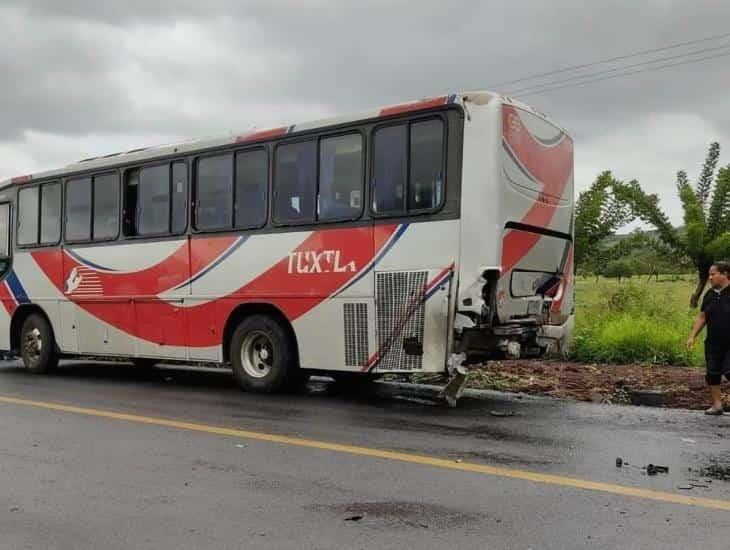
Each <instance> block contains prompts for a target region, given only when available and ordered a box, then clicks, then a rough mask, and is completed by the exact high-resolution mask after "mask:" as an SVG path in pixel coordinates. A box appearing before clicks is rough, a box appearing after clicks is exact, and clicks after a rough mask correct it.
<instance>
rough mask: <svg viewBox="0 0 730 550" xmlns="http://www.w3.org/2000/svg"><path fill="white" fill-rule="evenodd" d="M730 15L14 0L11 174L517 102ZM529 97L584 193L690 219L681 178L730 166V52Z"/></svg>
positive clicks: (614, 7)
mask: <svg viewBox="0 0 730 550" xmlns="http://www.w3.org/2000/svg"><path fill="white" fill-rule="evenodd" d="M728 21H730V2H728V1H727V0H693V1H692V2H687V1H681V0H676V1H673V0H645V1H641V0H626V1H604V2H600V3H599V2H586V1H585V0H575V1H568V0H553V1H550V2H547V1H543V0H535V1H529V0H523V1H521V2H515V1H511V2H507V1H505V2H497V1H481V2H479V1H466V0H464V1H458V0H451V1H450V2H444V1H443V0H439V1H431V0H418V1H414V0H410V1H407V2H399V1H397V0H386V1H379V0H376V1H369V2H368V1H365V0H359V1H347V0H330V1H313V0H312V1H306V0H297V1H283V0H282V1H277V0H267V1H264V2H257V1H253V0H250V1H236V0H230V1H225V0H221V1H215V0H208V1H206V2H200V1H199V0H195V1H193V0H180V1H172V0H126V1H118V2H116V1H115V2H111V1H100V0H64V1H63V2H59V1H57V0H37V1H33V0H23V1H14V0H0V37H2V38H0V40H1V41H2V42H1V47H0V68H1V69H2V76H3V79H2V82H3V85H2V87H1V88H0V116H1V118H0V120H1V121H2V123H1V124H0V159H1V160H2V162H1V163H0V179H2V178H5V177H10V176H15V175H19V174H26V173H30V172H34V171H38V170H43V169H48V168H54V167H58V166H60V165H63V164H66V163H69V162H72V161H75V160H79V159H81V158H84V157H88V156H93V155H99V154H106V153H112V152H116V151H120V150H126V149H131V148H135V147H140V146H145V145H155V144H160V143H169V142H173V141H178V140H182V139H188V138H197V137H203V136H214V135H221V134H227V133H230V132H236V131H243V130H247V129H250V128H251V127H253V126H259V127H260V126H269V125H277V123H280V122H281V123H294V122H303V121H306V120H309V119H312V118H320V117H322V116H327V115H335V114H342V113H347V112H350V111H357V110H362V109H367V108H370V107H374V106H378V105H384V104H389V103H397V102H400V101H403V100H408V99H416V98H420V97H424V96H433V95H440V94H442V93H448V92H453V91H458V90H466V89H474V88H488V89H496V90H497V91H513V90H515V89H518V88H523V87H525V86H527V85H531V84H535V83H536V84H540V83H542V82H545V79H543V80H538V81H530V82H525V83H519V84H511V85H502V83H504V82H508V81H512V80H515V79H519V78H522V77H525V76H528V75H533V74H536V73H543V72H546V71H550V70H553V69H559V68H561V67H565V66H571V65H576V64H581V63H590V62H592V61H596V60H600V59H605V58H610V57H614V56H620V55H623V54H628V53H632V52H635V51H639V50H644V49H650V48H659V47H663V46H667V45H671V44H676V43H678V42H684V41H690V40H696V39H701V38H705V37H708V36H712V35H718V34H722V33H726V32H730V28H729V27H728V25H727V23H728ZM725 44H727V45H728V46H730V37H728V38H725V39H723V40H716V41H712V42H703V43H699V44H695V45H691V46H687V47H684V48H680V49H676V50H668V51H665V52H660V53H657V54H655V55H654V57H669V56H673V55H679V54H681V53H685V52H691V51H697V50H700V49H705V48H718V47H720V46H722V45H725ZM724 52H730V47H729V48H727V49H726V50H717V49H715V50H713V51H708V52H707V53H704V54H697V55H696V56H694V57H693V58H694V59H696V58H697V57H701V56H704V55H715V54H719V53H724ZM646 59H648V57H642V58H633V59H628V60H624V61H622V63H624V64H634V63H637V62H641V61H645V60H646ZM679 60H680V61H681V60H684V58H682V59H679ZM616 66H617V65H616V64H614V65H602V66H598V67H594V68H593V70H595V71H597V70H606V69H610V68H612V67H616ZM574 74H575V73H560V74H558V75H555V76H554V77H553V78H554V79H564V78H569V77H571V76H574ZM515 95H516V96H517V97H520V94H519V93H516V94H515ZM523 100H524V101H526V102H528V103H530V104H531V105H533V106H535V107H536V108H538V109H539V110H541V111H543V112H546V113H548V114H549V115H551V116H552V117H553V118H555V119H556V120H557V121H558V122H559V123H560V124H561V125H563V126H565V127H567V128H568V129H569V130H570V131H571V133H572V134H573V136H574V138H575V144H576V157H575V161H576V166H575V180H576V188H577V189H578V190H581V189H584V188H585V187H587V186H588V185H590V182H591V181H592V180H593V179H594V178H595V176H596V175H597V174H598V173H599V172H600V171H602V170H613V171H614V173H615V174H616V175H617V176H618V177H619V178H621V179H633V178H636V179H638V180H639V181H640V183H641V184H642V186H644V188H645V189H647V190H650V191H652V192H657V193H659V194H660V196H661V198H662V205H663V206H664V207H665V209H666V210H667V212H668V213H669V215H670V217H671V218H672V220H673V221H675V222H679V221H680V220H681V209H680V207H679V203H678V200H677V199H676V197H675V193H674V188H675V187H674V182H675V173H676V172H677V170H680V169H685V170H687V171H688V173H689V175H690V178H692V179H694V178H696V175H697V173H698V172H699V170H700V167H701V163H702V161H703V159H704V156H705V153H706V151H707V147H708V145H709V144H710V142H711V141H714V140H718V141H719V142H720V144H721V146H722V147H724V149H723V153H722V155H721V164H723V165H724V164H730V57H720V58H716V59H710V60H706V61H703V62H699V63H694V64H687V65H682V66H677V67H672V68H668V69H665V70H662V71H656V72H645V73H640V74H635V75H632V76H630V77H624V78H617V79H610V80H603V81H601V82H596V83H593V84H588V85H584V86H577V87H572V88H565V89H560V90H554V91H552V92H546V93H542V94H534V95H529V96H528V95H525V97H524V98H523Z"/></svg>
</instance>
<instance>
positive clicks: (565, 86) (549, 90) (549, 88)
mask: <svg viewBox="0 0 730 550" xmlns="http://www.w3.org/2000/svg"><path fill="white" fill-rule="evenodd" d="M727 56H730V52H726V53H721V54H715V55H708V56H705V57H700V58H698V59H688V60H685V61H679V62H677V63H666V64H664V65H660V66H658V67H647V68H645V69H638V70H635V71H627V72H625V73H621V74H616V75H608V76H602V77H599V78H594V79H591V80H586V81H584V82H574V83H570V84H563V85H560V86H552V87H546V88H543V89H539V90H535V91H532V92H527V93H524V94H520V95H519V96H517V97H526V96H531V95H536V94H542V93H545V92H552V91H553V90H560V89H562V88H571V87H577V86H583V85H585V84H592V83H594V82H599V81H601V80H609V79H612V78H620V77H623V76H630V75H634V74H639V73H648V72H652V71H659V70H662V69H668V68H670V67H677V66H679V65H689V64H692V63H699V62H700V61H707V60H708V59H716V58H719V57H727Z"/></svg>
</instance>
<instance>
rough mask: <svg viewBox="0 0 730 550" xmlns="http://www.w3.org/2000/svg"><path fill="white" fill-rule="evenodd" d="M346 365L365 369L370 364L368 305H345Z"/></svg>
mask: <svg viewBox="0 0 730 550" xmlns="http://www.w3.org/2000/svg"><path fill="white" fill-rule="evenodd" d="M342 307H343V314H344V317H345V365H347V366H350V367H364V366H365V365H367V362H368V305H367V304H361V303H355V304H343V306H342Z"/></svg>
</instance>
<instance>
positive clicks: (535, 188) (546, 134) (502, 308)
mask: <svg viewBox="0 0 730 550" xmlns="http://www.w3.org/2000/svg"><path fill="white" fill-rule="evenodd" d="M501 166H502V189H503V191H502V204H503V210H502V216H503V222H504V225H503V227H504V228H505V229H504V233H503V235H502V255H501V265H502V275H501V278H500V281H499V285H498V291H497V313H498V316H499V319H500V321H501V322H507V321H509V320H510V319H514V318H521V317H526V316H528V314H535V313H537V312H534V311H530V310H529V307H530V306H529V302H530V299H527V298H526V297H525V296H524V295H516V293H515V286H518V287H519V286H524V280H525V279H526V278H527V279H529V278H530V277H532V279H533V281H532V282H533V284H534V285H535V287H534V288H533V290H534V291H535V294H536V295H537V294H541V293H542V291H543V290H545V289H546V288H547V287H548V286H550V282H551V281H550V278H551V277H553V278H554V279H555V280H558V281H559V288H558V289H557V293H556V294H555V296H554V297H555V298H556V300H555V303H554V304H552V305H551V307H553V306H554V307H555V308H556V311H555V313H557V314H558V315H556V317H555V319H556V320H559V319H558V318H559V317H560V315H559V314H560V312H561V311H563V308H567V307H570V306H572V304H570V303H569V302H570V300H565V299H564V298H563V299H562V301H560V302H559V301H558V300H557V297H558V295H559V296H560V297H561V298H562V297H565V296H567V295H571V296H572V277H570V276H569V274H568V272H569V271H570V270H571V269H572V232H573V141H572V139H571V138H570V137H569V136H568V135H567V134H566V133H565V132H564V131H563V130H561V129H559V128H557V127H556V126H554V125H552V124H550V123H548V122H546V121H545V120H544V119H542V118H540V117H538V116H537V115H535V114H532V113H529V112H527V111H525V110H523V109H519V108H517V107H515V106H513V105H509V104H505V105H503V107H502V157H501ZM510 223H511V224H517V226H516V227H515V226H512V227H508V225H509V224H510ZM525 272H533V273H534V274H535V275H534V277H533V276H531V275H529V274H526V273H525ZM516 279H517V280H518V282H517V284H516V285H515V280H516ZM517 294H520V293H519V292H518V293H517ZM523 294H524V292H523ZM568 311H569V310H568ZM561 319H562V318H561ZM562 320H564V319H562Z"/></svg>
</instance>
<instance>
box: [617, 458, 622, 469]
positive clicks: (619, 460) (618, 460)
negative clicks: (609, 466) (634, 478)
mask: <svg viewBox="0 0 730 550" xmlns="http://www.w3.org/2000/svg"><path fill="white" fill-rule="evenodd" d="M623 465H624V461H623V459H622V458H621V457H618V458H617V459H616V468H620V467H621V466H623Z"/></svg>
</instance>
